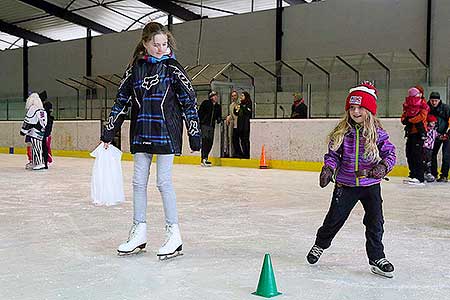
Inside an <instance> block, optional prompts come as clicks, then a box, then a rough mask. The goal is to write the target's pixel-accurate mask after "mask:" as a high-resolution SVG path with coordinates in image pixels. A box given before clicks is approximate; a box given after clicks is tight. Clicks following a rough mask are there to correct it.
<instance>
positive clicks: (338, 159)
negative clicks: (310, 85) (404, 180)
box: [307, 82, 396, 277]
mask: <svg viewBox="0 0 450 300" xmlns="http://www.w3.org/2000/svg"><path fill="white" fill-rule="evenodd" d="M376 100H377V90H376V88H375V87H374V86H373V84H372V83H370V82H363V83H362V84H360V85H358V86H356V87H354V88H352V89H350V92H349V95H348V97H347V100H346V104H345V110H346V114H345V116H344V118H343V119H342V120H341V121H340V122H339V123H338V125H337V126H336V128H334V129H333V131H331V133H330V134H329V136H328V138H329V145H328V153H327V154H325V157H324V166H323V168H322V172H321V173H320V180H319V183H320V187H322V188H324V187H325V186H327V185H328V183H330V181H332V180H333V177H334V178H335V181H336V184H335V187H334V191H333V197H332V200H331V206H330V209H329V210H328V213H327V215H326V217H325V220H324V221H323V225H322V227H320V228H319V230H318V231H317V235H316V241H315V243H314V246H313V247H312V248H311V250H310V251H309V253H308V255H307V260H308V262H309V263H310V264H315V263H316V262H317V261H318V260H319V258H320V256H321V255H322V253H323V250H324V249H327V248H328V247H330V245H331V241H332V240H333V238H334V237H335V236H336V234H337V233H338V231H339V230H340V229H341V227H342V226H343V225H344V223H345V221H346V220H347V218H348V216H349V215H350V212H351V211H352V209H353V208H354V207H355V205H356V203H357V202H358V201H361V204H362V206H363V207H364V211H365V215H364V219H363V223H364V225H365V226H366V252H367V256H368V258H369V265H370V267H371V271H372V272H373V273H375V274H379V275H383V276H386V277H393V271H394V266H393V265H392V264H391V263H390V262H389V261H388V260H387V259H386V258H385V254H384V246H383V243H382V238H383V231H384V230H383V223H384V220H383V210H382V202H383V200H382V198H381V188H380V182H381V180H382V179H383V178H384V176H386V174H387V173H389V172H390V171H391V170H392V168H393V167H394V165H395V159H396V157H395V146H394V145H393V144H392V143H391V142H390V141H389V136H388V134H387V133H386V131H384V130H383V128H382V127H381V123H380V121H379V119H378V118H376V117H375V115H376V112H377V102H376Z"/></svg>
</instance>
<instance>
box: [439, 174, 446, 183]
mask: <svg viewBox="0 0 450 300" xmlns="http://www.w3.org/2000/svg"><path fill="white" fill-rule="evenodd" d="M437 182H448V179H447V176H442V175H441V176H440V177H439V179H438V180H437Z"/></svg>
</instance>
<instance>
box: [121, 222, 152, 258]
mask: <svg viewBox="0 0 450 300" xmlns="http://www.w3.org/2000/svg"><path fill="white" fill-rule="evenodd" d="M146 245H147V223H137V224H133V226H132V227H131V229H130V233H129V234H128V240H127V242H126V243H123V244H121V245H120V246H119V248H117V252H118V254H119V255H130V254H137V253H140V252H144V251H145V246H146ZM136 250H137V251H136Z"/></svg>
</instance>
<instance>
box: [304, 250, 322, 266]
mask: <svg viewBox="0 0 450 300" xmlns="http://www.w3.org/2000/svg"><path fill="white" fill-rule="evenodd" d="M322 253H323V249H322V248H320V247H319V246H317V245H314V246H313V247H312V248H311V250H309V253H308V255H307V256H306V259H307V260H308V262H309V263H310V264H312V265H313V264H315V263H316V262H317V261H318V260H319V258H320V256H321V255H322Z"/></svg>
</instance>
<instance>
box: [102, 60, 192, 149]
mask: <svg viewBox="0 0 450 300" xmlns="http://www.w3.org/2000/svg"><path fill="white" fill-rule="evenodd" d="M130 107H131V126H130V148H131V149H130V151H131V153H137V152H146V153H153V154H172V153H175V154H177V155H179V154H181V149H182V135H183V119H184V120H185V123H186V127H187V129H188V130H187V131H188V135H189V144H190V148H191V149H192V150H193V151H198V150H200V140H201V138H200V137H201V135H200V126H199V119H198V113H197V100H196V97H195V91H194V89H193V87H192V84H191V82H190V80H189V78H188V77H187V75H186V73H185V71H184V69H183V67H181V65H180V64H179V63H178V62H177V61H176V60H175V59H174V58H172V57H169V56H163V57H162V58H160V59H155V58H154V57H144V58H142V59H139V60H138V61H137V62H136V63H135V64H134V65H133V66H132V67H130V68H128V69H127V70H126V72H125V74H124V76H123V78H122V81H121V84H120V86H119V89H118V93H117V99H116V102H115V104H114V106H113V107H112V110H111V114H110V115H109V118H108V122H107V124H106V125H105V128H104V130H103V134H102V137H101V140H102V141H104V142H111V141H112V139H113V138H114V135H115V133H116V132H117V131H118V130H119V129H120V127H121V126H122V123H123V121H124V118H125V115H126V114H127V113H128V109H129V108H130Z"/></svg>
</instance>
